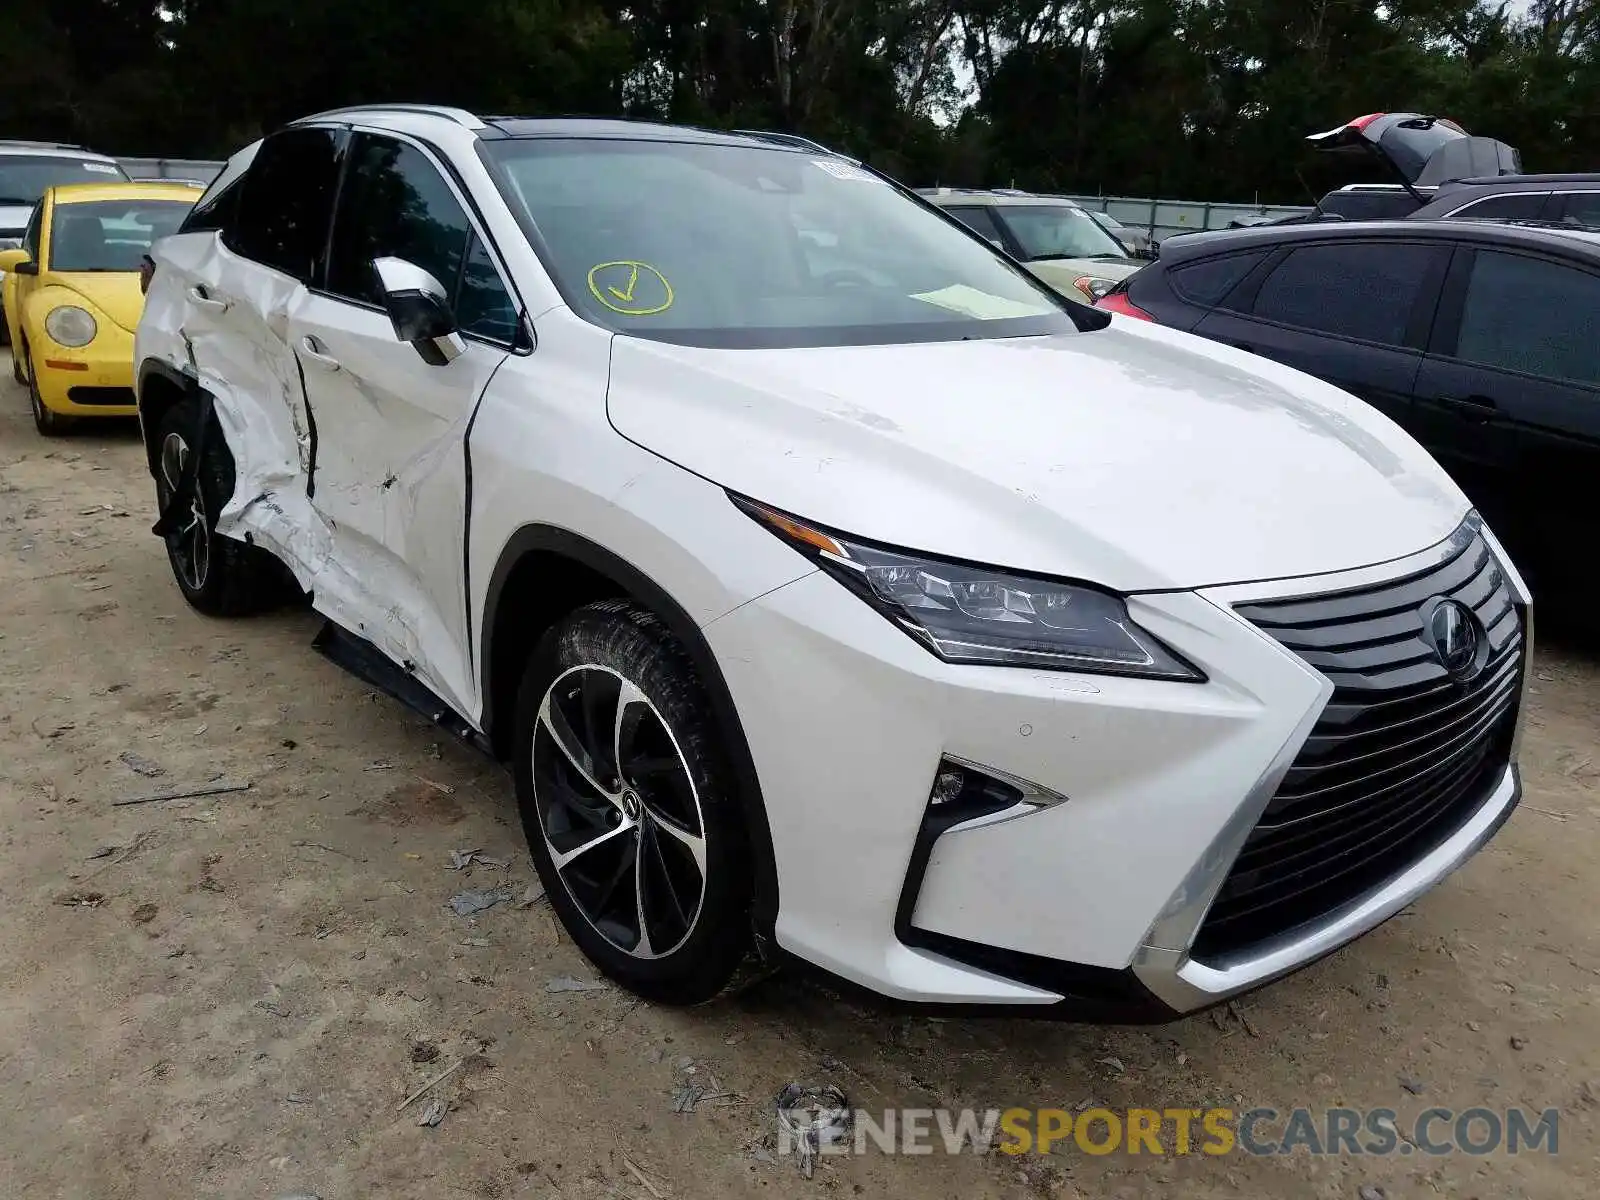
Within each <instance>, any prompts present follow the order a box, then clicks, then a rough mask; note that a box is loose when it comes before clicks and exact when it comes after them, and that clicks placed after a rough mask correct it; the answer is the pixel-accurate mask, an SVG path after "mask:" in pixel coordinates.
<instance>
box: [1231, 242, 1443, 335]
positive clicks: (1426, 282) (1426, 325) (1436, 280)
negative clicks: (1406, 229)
mask: <svg viewBox="0 0 1600 1200" xmlns="http://www.w3.org/2000/svg"><path fill="white" fill-rule="evenodd" d="M1327 246H1420V247H1422V248H1423V249H1427V250H1431V251H1433V252H1434V259H1433V263H1432V264H1431V265H1430V267H1429V270H1428V273H1427V275H1425V276H1424V277H1423V281H1422V286H1421V287H1420V288H1418V290H1417V296H1416V299H1415V300H1413V301H1412V304H1411V312H1410V313H1409V314H1408V315H1407V317H1406V331H1405V337H1404V341H1403V343H1402V344H1401V345H1398V346H1396V345H1393V344H1392V343H1389V342H1382V341H1375V340H1373V339H1372V338H1362V337H1353V336H1351V335H1350V334H1347V333H1332V332H1330V331H1328V330H1326V329H1311V328H1308V327H1307V326H1304V325H1291V324H1290V323H1289V322H1287V321H1278V320H1274V319H1273V318H1271V317H1264V316H1262V315H1261V314H1260V313H1257V312H1254V311H1252V310H1253V309H1254V308H1255V303H1256V298H1257V296H1258V295H1259V294H1260V291H1261V288H1262V285H1263V284H1265V283H1266V281H1267V279H1268V278H1270V277H1271V275H1272V273H1273V272H1274V271H1276V270H1277V269H1278V267H1279V266H1280V265H1281V264H1282V263H1283V261H1284V260H1285V259H1287V258H1288V257H1289V256H1290V255H1291V254H1293V253H1294V252H1295V251H1296V250H1302V249H1311V248H1313V247H1316V248H1319V249H1320V248H1323V247H1327ZM1449 264H1450V246H1449V245H1448V244H1447V243H1442V242H1439V241H1436V240H1433V239H1430V238H1419V239H1408V240H1405V241H1401V240H1399V239H1391V238H1382V239H1378V238H1338V239H1329V240H1323V239H1320V238H1319V239H1316V240H1312V239H1306V240H1305V241H1295V242H1291V243H1290V244H1289V245H1287V246H1284V247H1283V248H1281V249H1280V250H1279V251H1278V252H1277V253H1276V254H1273V255H1271V256H1270V257H1268V259H1267V260H1266V262H1265V263H1263V264H1261V265H1260V266H1257V267H1256V269H1255V271H1254V272H1253V273H1252V275H1251V276H1247V277H1246V278H1245V280H1244V282H1243V283H1241V284H1240V285H1239V286H1238V287H1237V288H1235V289H1234V293H1230V295H1229V297H1228V298H1229V299H1234V298H1235V293H1237V303H1238V304H1240V305H1242V306H1243V307H1232V306H1230V307H1229V308H1227V309H1225V310H1224V311H1227V312H1230V313H1232V315H1234V316H1236V317H1241V318H1243V319H1244V320H1247V321H1257V322H1259V323H1260V324H1262V325H1270V326H1272V327H1273V328H1274V329H1287V330H1291V331H1292V332H1294V333H1308V334H1311V335H1313V336H1315V337H1321V338H1328V339H1330V340H1332V341H1337V342H1348V343H1350V344H1351V345H1353V346H1372V347H1374V348H1376V349H1379V350H1395V351H1398V352H1400V353H1403V354H1416V355H1421V354H1423V353H1425V352H1426V347H1427V345H1428V331H1429V329H1430V327H1431V326H1432V324H1433V317H1434V312H1435V310H1436V309H1437V307H1438V305H1439V303H1440V292H1441V284H1442V283H1443V281H1444V278H1445V274H1446V271H1447V270H1448V268H1449ZM1217 309H1222V305H1220V304H1219V305H1217ZM1217 309H1212V310H1210V311H1216V310H1217Z"/></svg>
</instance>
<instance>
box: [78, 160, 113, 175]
mask: <svg viewBox="0 0 1600 1200" xmlns="http://www.w3.org/2000/svg"><path fill="white" fill-rule="evenodd" d="M83 169H84V170H85V171H95V172H98V173H99V174H101V175H121V174H122V172H121V171H119V170H117V168H115V167H113V166H112V165H111V164H110V163H84V164H83Z"/></svg>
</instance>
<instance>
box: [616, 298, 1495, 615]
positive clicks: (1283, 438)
mask: <svg viewBox="0 0 1600 1200" xmlns="http://www.w3.org/2000/svg"><path fill="white" fill-rule="evenodd" d="M609 408H610V415H611V421H612V423H613V425H615V427H616V428H617V430H618V431H619V432H621V433H622V434H623V435H624V436H625V437H628V438H630V439H631V440H633V441H635V442H637V443H639V444H640V445H642V446H645V447H647V448H649V449H651V450H653V451H655V452H656V453H658V454H660V455H662V456H663V457H665V458H668V459H670V460H672V461H673V462H676V463H678V464H679V465H681V466H683V467H686V468H688V469H689V470H691V471H694V472H696V473H697V474H700V475H703V476H705V477H706V478H708V479H710V480H713V481H714V482H716V483H719V484H721V485H723V486H725V487H727V488H730V489H731V490H733V491H735V492H739V493H741V494H743V495H746V496H749V497H751V498H753V499H756V500H760V501H763V502H765V503H767V504H770V505H772V506H774V507H776V508H780V509H784V510H786V511H789V512H792V513H794V514H795V515H797V516H800V517H803V518H806V519H808V520H812V521H815V522H817V523H818V524H822V525H827V526H831V527H833V528H835V529H838V530H840V531H842V532H845V533H851V534H855V535H858V536H860V537H862V538H866V539H870V540H874V541H879V542H884V543H888V544H890V545H893V546H899V547H904V548H908V549H914V550H922V551H925V552H928V553H932V554H938V555H943V556H946V557H951V558H962V559H968V560H971V561H975V562H981V563H986V564H990V565H994V566H1001V567H1008V568H1012V569H1014V570H1020V571H1029V572H1036V573H1040V574H1048V575H1058V576H1066V577H1069V578H1076V579H1084V580H1088V581H1091V582H1095V583H1099V584H1102V585H1105V586H1107V587H1111V588H1115V589H1117V590H1120V591H1140V590H1152V589H1158V588H1194V587H1202V586H1206V585H1213V584H1222V583H1239V582H1244V581H1248V580H1262V579H1276V578H1285V577H1290V576H1299V575H1311V574H1316V573H1320V572H1325V571H1337V570H1345V569H1349V568H1353V567H1358V566H1366V565H1370V564H1373V563H1377V562H1383V561H1387V560H1389V559H1393V558H1399V557H1401V556H1403V555H1406V554H1410V553H1413V552H1415V551H1417V550H1421V549H1423V548H1424V547H1427V546H1429V545H1432V544H1433V543H1435V542H1437V541H1440V540H1441V539H1443V538H1445V537H1447V536H1448V535H1449V534H1450V533H1451V531H1452V530H1453V529H1454V528H1455V527H1456V526H1457V525H1458V524H1459V523H1460V521H1461V519H1462V517H1463V516H1464V515H1465V514H1466V511H1467V508H1468V504H1467V501H1466V499H1465V497H1464V496H1463V495H1462V494H1461V492H1460V491H1459V490H1458V489H1457V488H1456V487H1455V485H1454V484H1452V483H1451V482H1450V480H1449V478H1448V477H1447V476H1446V475H1445V474H1444V472H1443V471H1442V470H1441V469H1440V468H1439V467H1438V466H1437V465H1436V464H1435V463H1434V462H1433V460H1432V459H1431V458H1429V457H1428V455H1427V453H1426V452H1425V451H1423V450H1422V449H1421V447H1419V446H1418V445H1417V444H1416V443H1415V442H1414V441H1412V439H1411V438H1410V437H1409V436H1408V435H1406V434H1405V433H1403V432H1402V431H1401V430H1400V429H1399V427H1398V426H1396V425H1394V424H1393V423H1392V422H1390V421H1389V420H1388V419H1387V418H1386V417H1384V416H1382V415H1381V414H1379V413H1377V412H1376V411H1375V410H1373V409H1371V408H1369V407H1367V406H1366V405H1365V404H1363V403H1361V402H1360V401H1358V400H1356V399H1354V398H1353V397H1351V396H1348V395H1346V394H1345V393H1344V392H1341V391H1339V390H1338V389H1336V388H1333V387H1330V386H1329V385H1327V384H1324V383H1321V382H1319V381H1317V380H1315V379H1312V378H1311V377H1310V376H1307V375H1302V374H1300V373H1299V372H1297V371H1294V370H1291V369H1289V368H1287V367H1283V366H1279V365H1278V364H1275V363H1271V362H1268V361H1266V360H1265V359H1260V358H1256V357H1254V356H1252V355H1249V354H1246V353H1244V352H1242V351H1235V350H1231V349H1228V348H1225V347H1222V346H1219V345H1217V344H1216V343H1213V342H1208V341H1204V340H1201V339H1199V338H1194V337H1190V336H1189V335H1187V334H1182V333H1177V332H1175V331H1173V330H1167V329H1161V328H1159V327H1157V326H1152V325H1148V324H1146V323H1143V322H1135V321H1131V320H1124V319H1122V318H1117V319H1116V320H1114V322H1113V324H1112V326H1111V327H1110V328H1108V329H1105V330H1102V331H1099V332H1095V333H1087V334H1077V335H1063V336H1058V337H1041V338H1013V339H995V340H988V341H969V342H940V343H928V344H916V345H897V346H864V347H838V348H831V347H830V348H823V349H800V350H704V349H696V348H688V347H682V346H672V345H667V344H663V343H659V342H651V341H644V340H640V339H636V338H629V337H625V336H618V337H617V338H616V339H615V340H614V343H613V349H612V368H611V388H610V396H609Z"/></svg>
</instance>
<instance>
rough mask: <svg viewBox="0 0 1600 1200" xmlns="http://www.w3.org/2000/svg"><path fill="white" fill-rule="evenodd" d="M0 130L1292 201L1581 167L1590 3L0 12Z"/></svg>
mask: <svg viewBox="0 0 1600 1200" xmlns="http://www.w3.org/2000/svg"><path fill="white" fill-rule="evenodd" d="M4 3H5V5H6V7H7V8H9V9H11V10H12V11H11V12H10V14H9V15H8V16H7V17H6V18H5V19H4V20H3V21H0V136H9V137H34V138H52V139H61V140H70V141H77V142H82V143H85V144H88V145H92V146H95V147H97V148H102V149H106V150H109V151H111V152H114V153H121V154H130V155H151V156H157V155H161V156H171V157H184V156H220V155H223V154H226V153H227V152H229V151H231V150H232V149H234V148H236V147H237V146H239V145H240V144H242V143H243V142H245V141H247V140H249V139H251V138H253V137H255V136H257V135H258V134H260V133H261V132H263V131H265V130H268V129H271V128H272V127H274V126H275V125H277V124H278V123H280V122H282V121H284V120H286V119H288V118H290V117H293V116H296V115H300V114H303V113H307V112H311V111H315V110H318V109H323V108H329V107H334V106H337V105H341V104H350V103H357V102H367V101H382V100H396V99H407V100H428V101H435V102H440V103H449V104H459V105H462V106H464V107H467V108H471V109H474V110H476V111H479V112H487V113H513V112H514V113H526V114H571V113H584V114H602V115H615V114H621V115H627V116H632V117H642V118H649V119H657V120H670V121H683V122H690V123H696V124H708V125H720V126H731V127H745V128H748V127H764V128H771V129H783V130H794V131H798V132H802V133H805V134H807V135H808V136H811V137H813V138H816V139H818V140H820V141H824V142H828V143H830V144H834V145H838V146H840V147H842V148H846V149H849V150H852V151H854V152H855V153H857V154H860V155H863V156H865V157H867V158H869V159H870V160H871V161H872V162H874V163H875V164H877V165H880V166H882V167H884V168H885V169H887V170H890V171H891V172H894V173H896V174H898V175H899V176H900V177H902V178H905V179H906V180H907V181H908V182H914V183H919V184H920V183H932V182H942V183H948V184H966V185H973V186H1000V185H1016V186H1021V187H1030V188H1040V189H1052V190H1070V191H1088V192H1094V191H1101V192H1107V193H1120V194H1124V195H1149V194H1157V195H1172V196H1183V197H1186V198H1193V199H1215V200H1248V199H1252V198H1259V199H1261V200H1262V201H1279V202H1283V201H1296V200H1301V199H1303V198H1304V196H1305V185H1303V184H1302V182H1301V178H1302V174H1303V173H1309V174H1310V185H1311V186H1313V187H1315V188H1319V189H1320V187H1322V186H1327V185H1329V184H1330V183H1333V182H1339V181H1340V180H1335V179H1333V178H1331V177H1326V176H1328V175H1329V174H1330V173H1329V172H1328V171H1327V170H1326V167H1325V165H1324V167H1323V176H1324V177H1319V176H1318V174H1317V169H1318V168H1317V165H1316V164H1312V163H1310V162H1309V161H1308V160H1309V158H1310V156H1309V155H1307V154H1305V153H1304V152H1303V150H1302V146H1303V142H1302V140H1301V139H1303V137H1304V136H1305V135H1306V134H1307V133H1309V132H1312V131H1315V130H1320V129H1326V128H1330V127H1331V126H1333V125H1335V124H1338V123H1340V122H1342V121H1344V120H1347V119H1349V118H1351V117H1354V116H1356V115H1358V114H1360V113H1363V112H1369V111H1374V110H1414V111H1420V112H1433V113H1439V114H1441V115H1448V116H1451V117H1454V118H1455V119H1457V120H1459V121H1460V122H1461V123H1462V124H1463V125H1465V126H1466V127H1467V128H1468V129H1469V130H1470V131H1471V132H1474V133H1482V134H1488V135H1490V136H1494V137H1498V138H1501V139H1502V140H1504V141H1508V142H1510V143H1512V144H1513V145H1516V146H1518V147H1519V148H1520V149H1521V150H1522V153H1523V161H1524V164H1525V166H1526V167H1527V168H1528V169H1530V170H1581V169H1586V168H1600V0H431V2H430V3H428V4H425V5H424V4H421V3H418V2H417V0H55V2H54V3H51V4H49V5H42V4H34V3H31V2H30V0H4Z"/></svg>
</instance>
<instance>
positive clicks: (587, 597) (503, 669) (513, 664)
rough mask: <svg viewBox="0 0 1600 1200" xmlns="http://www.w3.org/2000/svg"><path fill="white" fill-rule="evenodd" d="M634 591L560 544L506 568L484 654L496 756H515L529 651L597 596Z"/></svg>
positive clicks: (489, 727)
mask: <svg viewBox="0 0 1600 1200" xmlns="http://www.w3.org/2000/svg"><path fill="white" fill-rule="evenodd" d="M624 596H628V589H627V588H625V587H623V586H622V585H621V584H620V583H618V582H616V581H615V580H613V579H610V578H608V577H607V576H605V575H602V574H601V573H600V572H599V571H596V570H594V569H593V568H591V567H588V566H585V565H584V564H583V563H581V562H578V561H576V560H575V559H572V558H569V557H567V556H566V555H564V554H561V553H559V552H557V551H554V550H530V551H528V552H527V553H525V554H523V555H521V556H520V557H518V558H517V559H516V561H515V563H514V564H513V565H512V566H511V568H510V570H509V572H508V573H507V574H506V577H505V582H504V584H503V585H502V587H501V590H500V593H499V596H498V603H497V604H496V605H495V607H494V612H493V625H492V626H491V627H490V628H487V629H486V630H485V634H486V644H487V646H488V649H489V653H488V654H486V655H485V656H484V663H485V667H486V669H487V671H488V678H487V680H486V681H485V682H486V686H485V688H484V697H485V701H486V705H487V707H486V711H485V715H486V717H487V718H488V721H489V723H488V724H487V725H486V726H485V728H484V732H485V733H486V734H488V735H489V740H490V743H491V744H492V745H493V747H494V752H495V756H496V757H497V758H499V759H501V760H502V761H504V760H506V759H508V758H510V757H511V746H512V743H513V742H514V741H515V737H514V734H513V730H512V714H513V713H514V712H515V711H516V707H517V685H518V684H519V683H520V682H521V680H522V672H523V668H525V667H526V666H527V663H528V656H529V655H530V654H532V653H533V648H534V646H535V645H537V644H538V641H539V639H540V638H541V637H543V636H544V633H545V630H547V629H549V628H550V626H552V625H554V624H555V623H556V622H557V621H558V620H560V619H561V618H562V617H564V616H566V615H567V614H568V613H569V612H571V611H573V609H576V608H582V607H583V606H584V605H585V604H590V603H593V602H594V601H596V600H607V599H611V598H613V597H624Z"/></svg>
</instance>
